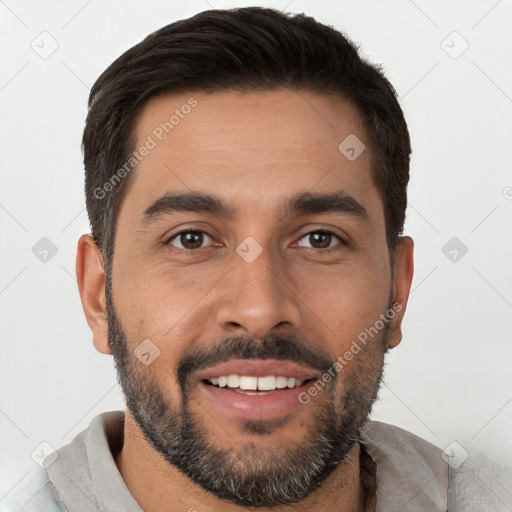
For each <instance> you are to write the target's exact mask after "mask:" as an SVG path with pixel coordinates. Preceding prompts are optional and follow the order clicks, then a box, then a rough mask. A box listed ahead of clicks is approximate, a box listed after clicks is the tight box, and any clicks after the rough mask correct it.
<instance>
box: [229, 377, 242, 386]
mask: <svg viewBox="0 0 512 512" xmlns="http://www.w3.org/2000/svg"><path fill="white" fill-rule="evenodd" d="M238 386H240V377H239V376H238V375H229V376H228V388H237V387H238Z"/></svg>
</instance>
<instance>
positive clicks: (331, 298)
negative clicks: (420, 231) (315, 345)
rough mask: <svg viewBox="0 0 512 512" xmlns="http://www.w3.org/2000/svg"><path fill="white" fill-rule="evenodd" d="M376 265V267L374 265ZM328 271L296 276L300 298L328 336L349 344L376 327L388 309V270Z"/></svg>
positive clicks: (346, 268)
mask: <svg viewBox="0 0 512 512" xmlns="http://www.w3.org/2000/svg"><path fill="white" fill-rule="evenodd" d="M374 265H375V264H374ZM324 270H325V272H323V271H322V269H320V271H318V270H317V271H315V272H313V273H305V272H302V275H301V276H297V278H298V280H297V283H300V285H299V284H298V285H297V290H298V294H299V297H301V298H302V300H304V301H305V304H306V305H307V306H308V308H310V309H311V310H312V312H313V313H314V314H315V315H316V316H317V317H318V318H319V319H321V320H322V323H323V324H324V325H325V326H326V329H327V330H328V332H330V334H329V337H331V338H332V337H333V336H334V335H336V334H337V335H339V337H338V341H339V342H343V341H347V338H348V337H350V336H356V335H357V334H358V333H359V332H360V331H361V330H362V329H364V328H365V327H367V326H368V325H370V324H373V323H374V322H375V320H376V319H377V318H378V317H379V315H380V314H381V313H382V312H384V310H385V308H386V306H387V299H388V294H389V284H388V276H386V274H385V268H384V269H382V270H380V271H379V270H378V267H376V266H373V267H372V266H370V265H366V264H351V265H346V266H339V267H338V268H327V269H324Z"/></svg>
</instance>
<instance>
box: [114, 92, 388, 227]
mask: <svg viewBox="0 0 512 512" xmlns="http://www.w3.org/2000/svg"><path fill="white" fill-rule="evenodd" d="M135 136H136V141H137V142H136V150H137V151H139V154H140V155H139V162H138V163H137V166H136V168H135V171H134V176H133V181H132V183H131V185H130V188H129V191H128V193H127V196H126V198H125V201H124V204H127V208H130V209H134V210H136V211H139V212H143V211H144V210H145V208H146V207H147V206H148V205H149V204H150V203H152V202H154V201H155V200H156V199H158V197H160V196H162V195H163V194H165V193H169V192H172V191H179V192H191V191H194V192H202V193H214V194H215V195H216V196H217V197H220V198H223V199H224V200H225V201H226V203H229V204H230V205H232V207H233V209H234V210H235V211H238V212H239V214H240V215H241V216H243V215H248V216H251V215H254V213H256V212H257V213H260V214H261V213H262V208H264V207H266V206H269V207H271V205H274V204H277V203H279V202H281V203H282V199H283V198H284V197H291V196H293V195H296V194H297V193H302V192H316V193H325V192H328V191H332V190H338V189H343V190H345V191H347V192H348V193H349V194H350V195H352V196H355V197H356V198H359V199H360V202H364V201H367V202H369V203H370V204H369V208H368V209H369V210H372V207H373V210H374V211H373V214H372V211H370V217H372V216H377V217H378V216H379V214H380V215H381V214H382V210H381V211H380V212H379V211H377V210H378V208H377V210H376V209H375V208H374V207H375V204H376V205H377V207H378V206H379V203H380V196H379V194H378V191H377V190H376V188H375V186H374V184H373V180H372V178H371V171H370V150H369V143H368V141H367V136H366V133H365V131H364V129H363V123H362V120H361V117H360V114H359V113H358V112H357V110H356V109H355V108H354V107H353V106H352V105H351V104H350V103H349V102H348V101H346V100H344V99H342V98H340V97H339V96H329V95H324V94H318V93H313V92H310V91H299V90H292V89H288V88H282V89H276V90H265V91H250V92H239V91H232V90H226V91H221V92H213V93H206V92H191V93H180V94H167V95H163V96H159V97H156V98H153V99H151V100H150V101H149V102H148V103H147V104H146V105H145V107H144V108H143V110H142V112H141V114H140V115H139V118H138V120H137V123H136V128H135ZM344 141H348V142H347V143H345V142H344ZM340 144H341V150H340ZM347 144H348V145H349V146H352V147H354V149H355V151H357V153H359V152H360V151H361V149H362V148H363V147H364V146H366V149H364V150H363V151H362V153H361V154H360V155H359V156H358V157H357V158H356V159H352V158H347V153H344V152H343V151H344V149H346V148H345V146H347ZM363 144H364V146H363ZM144 147H146V148H149V149H147V150H144V151H141V150H142V149H143V148H144ZM349 149H351V148H349ZM142 153H144V156H141V155H142ZM348 156H353V152H352V153H348ZM365 198H366V199H365ZM272 207H273V206H272ZM123 208H124V206H123ZM123 208H122V209H123Z"/></svg>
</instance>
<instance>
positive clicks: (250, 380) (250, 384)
mask: <svg viewBox="0 0 512 512" xmlns="http://www.w3.org/2000/svg"><path fill="white" fill-rule="evenodd" d="M240 389H258V377H246V376H245V375H242V376H241V377H240Z"/></svg>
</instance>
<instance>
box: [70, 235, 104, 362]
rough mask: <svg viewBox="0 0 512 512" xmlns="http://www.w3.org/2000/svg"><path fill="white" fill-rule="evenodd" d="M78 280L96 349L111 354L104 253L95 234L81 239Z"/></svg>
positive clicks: (77, 265)
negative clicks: (94, 236) (96, 242)
mask: <svg viewBox="0 0 512 512" xmlns="http://www.w3.org/2000/svg"><path fill="white" fill-rule="evenodd" d="M76 277H77V281H78V291H79V292H80V299H81V300H82V307H83V308H84V313H85V318H86V319H87V323H88V324H89V327H90V329H91V331H92V337H93V343H94V346H95V347H96V350H98V351H99V352H101V353H102V354H111V353H112V352H111V350H110V344H109V342H108V322H107V306H106V298H105V271H104V265H103V254H102V253H101V251H100V249H99V248H98V246H97V245H96V244H95V242H94V240H93V238H92V236H91V235H82V236H81V237H80V239H79V240H78V247H77V253H76Z"/></svg>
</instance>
